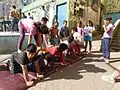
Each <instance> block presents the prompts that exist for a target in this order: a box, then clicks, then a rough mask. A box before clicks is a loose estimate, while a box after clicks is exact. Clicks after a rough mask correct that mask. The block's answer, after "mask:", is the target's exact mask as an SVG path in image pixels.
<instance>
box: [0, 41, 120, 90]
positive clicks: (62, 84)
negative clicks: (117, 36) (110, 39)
mask: <svg viewBox="0 0 120 90" xmlns="http://www.w3.org/2000/svg"><path fill="white" fill-rule="evenodd" d="M100 43H101V42H100V41H98V40H97V41H93V49H92V53H91V54H89V55H86V57H85V58H83V59H82V60H80V61H78V62H76V63H74V64H72V65H69V66H67V67H66V68H63V69H61V70H59V71H57V72H56V73H53V74H51V75H50V76H48V77H47V78H45V79H44V80H42V81H41V82H39V83H37V84H36V85H35V86H33V87H31V88H29V89H28V90H120V87H119V86H120V82H119V81H118V82H116V83H111V82H106V81H103V80H102V79H101V77H102V76H103V75H109V74H111V73H113V71H114V70H113V69H112V68H111V67H109V66H108V65H107V64H105V63H104V61H102V60H99V58H100V57H101V56H102V53H101V52H99V49H100ZM0 57H3V56H2V55H1V56H0ZM111 64H112V65H114V66H115V67H118V66H119V65H120V52H111Z"/></svg>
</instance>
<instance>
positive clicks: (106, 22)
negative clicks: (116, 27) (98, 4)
mask: <svg viewBox="0 0 120 90" xmlns="http://www.w3.org/2000/svg"><path fill="white" fill-rule="evenodd" d="M111 20H112V17H108V18H105V20H104V25H106V26H107V25H109V24H110V21H111Z"/></svg>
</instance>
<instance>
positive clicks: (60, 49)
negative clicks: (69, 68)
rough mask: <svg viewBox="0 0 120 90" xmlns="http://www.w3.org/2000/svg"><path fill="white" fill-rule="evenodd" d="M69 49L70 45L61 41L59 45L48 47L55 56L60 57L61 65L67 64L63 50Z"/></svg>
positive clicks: (48, 50) (47, 49)
mask: <svg viewBox="0 0 120 90" xmlns="http://www.w3.org/2000/svg"><path fill="white" fill-rule="evenodd" d="M66 49H68V46H67V45H66V44H64V43H61V44H60V45H59V46H58V47H47V48H46V51H47V52H49V53H50V54H51V55H53V58H56V59H58V61H59V62H60V64H61V65H64V64H65V61H64V54H63V51H65V50H66Z"/></svg>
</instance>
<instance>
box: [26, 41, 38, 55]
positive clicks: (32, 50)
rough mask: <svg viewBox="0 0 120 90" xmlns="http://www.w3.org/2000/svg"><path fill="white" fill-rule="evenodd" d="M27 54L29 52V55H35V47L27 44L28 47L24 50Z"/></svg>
mask: <svg viewBox="0 0 120 90" xmlns="http://www.w3.org/2000/svg"><path fill="white" fill-rule="evenodd" d="M26 50H27V51H28V52H30V53H35V52H36V50H37V47H36V45H35V44H32V43H31V44H29V45H28V46H27V49H26Z"/></svg>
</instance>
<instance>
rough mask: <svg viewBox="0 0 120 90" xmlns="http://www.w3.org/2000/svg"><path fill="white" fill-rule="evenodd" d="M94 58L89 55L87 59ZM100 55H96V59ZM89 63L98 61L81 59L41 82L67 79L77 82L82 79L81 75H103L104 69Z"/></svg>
mask: <svg viewBox="0 0 120 90" xmlns="http://www.w3.org/2000/svg"><path fill="white" fill-rule="evenodd" d="M90 56H91V57H93V56H95V55H94V54H91V55H89V57H90ZM99 56H101V55H96V56H95V57H98V58H99ZM90 62H100V61H99V60H97V59H96V60H93V59H81V60H79V61H78V62H76V63H74V64H72V65H69V66H68V67H66V68H64V69H62V70H60V71H59V72H56V73H54V74H52V75H50V76H49V78H48V79H45V80H42V82H44V81H51V80H58V79H68V80H71V79H72V80H79V79H82V78H83V76H82V75H80V74H81V73H104V72H106V70H105V69H103V68H100V67H97V66H95V65H94V64H91V63H90Z"/></svg>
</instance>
